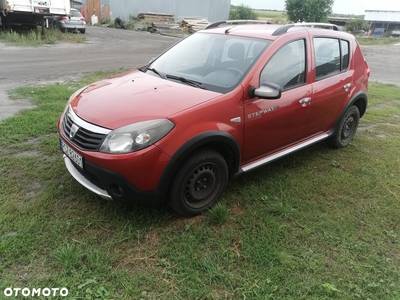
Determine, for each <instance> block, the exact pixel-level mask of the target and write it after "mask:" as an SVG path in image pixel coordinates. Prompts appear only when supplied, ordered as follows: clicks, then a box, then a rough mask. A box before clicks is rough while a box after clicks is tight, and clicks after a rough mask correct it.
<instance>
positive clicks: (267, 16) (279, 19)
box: [255, 10, 288, 24]
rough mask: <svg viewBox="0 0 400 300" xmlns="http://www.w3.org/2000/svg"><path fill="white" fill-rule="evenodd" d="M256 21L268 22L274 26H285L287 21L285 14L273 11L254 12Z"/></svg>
mask: <svg viewBox="0 0 400 300" xmlns="http://www.w3.org/2000/svg"><path fill="white" fill-rule="evenodd" d="M255 13H256V14H257V18H258V20H262V21H270V22H272V23H274V24H286V23H288V19H287V17H286V14H285V12H282V11H275V10H255Z"/></svg>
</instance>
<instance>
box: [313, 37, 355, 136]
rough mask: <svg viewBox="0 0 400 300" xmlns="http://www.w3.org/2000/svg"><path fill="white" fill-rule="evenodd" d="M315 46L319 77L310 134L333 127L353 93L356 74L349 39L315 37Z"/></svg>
mask: <svg viewBox="0 0 400 300" xmlns="http://www.w3.org/2000/svg"><path fill="white" fill-rule="evenodd" d="M312 48H313V50H312V53H313V59H314V62H315V63H314V65H315V68H314V70H313V72H312V76H315V82H314V83H313V91H314V94H313V97H312V101H311V105H310V109H311V110H310V118H309V120H308V122H307V127H306V132H307V134H308V135H312V134H316V133H319V132H326V131H329V130H330V129H331V128H332V126H333V125H334V123H335V122H336V120H337V117H338V115H339V113H340V111H341V110H342V108H343V106H344V105H345V104H346V103H347V101H348V100H349V98H350V96H351V91H352V87H353V82H352V78H353V73H354V72H353V70H350V69H349V59H350V43H349V41H347V40H344V39H340V38H332V37H323V36H314V37H313V38H312Z"/></svg>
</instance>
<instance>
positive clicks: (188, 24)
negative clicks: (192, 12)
mask: <svg viewBox="0 0 400 300" xmlns="http://www.w3.org/2000/svg"><path fill="white" fill-rule="evenodd" d="M209 24H210V23H209V22H208V20H207V19H196V18H185V19H183V20H182V21H181V22H179V27H181V28H182V30H183V31H185V32H187V33H194V32H196V31H198V30H202V29H204V27H206V26H207V25H209Z"/></svg>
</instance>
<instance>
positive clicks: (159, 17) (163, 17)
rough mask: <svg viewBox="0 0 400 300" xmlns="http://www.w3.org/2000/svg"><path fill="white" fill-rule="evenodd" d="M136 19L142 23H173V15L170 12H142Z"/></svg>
mask: <svg viewBox="0 0 400 300" xmlns="http://www.w3.org/2000/svg"><path fill="white" fill-rule="evenodd" d="M137 19H138V20H139V21H140V22H142V23H147V24H151V23H166V24H173V23H175V17H174V15H170V14H159V13H153V12H144V13H140V14H138V16H137Z"/></svg>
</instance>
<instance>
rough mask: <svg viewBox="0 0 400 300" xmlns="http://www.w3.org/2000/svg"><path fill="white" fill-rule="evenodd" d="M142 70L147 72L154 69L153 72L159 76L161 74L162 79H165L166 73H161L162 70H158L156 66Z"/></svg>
mask: <svg viewBox="0 0 400 300" xmlns="http://www.w3.org/2000/svg"><path fill="white" fill-rule="evenodd" d="M140 71H142V72H146V71H152V72H153V73H155V74H157V75H158V76H160V77H161V78H162V79H165V78H166V77H165V75H164V74H161V73H160V72H158V71H157V70H156V69H154V68H149V67H144V68H142V69H140Z"/></svg>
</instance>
